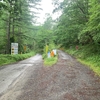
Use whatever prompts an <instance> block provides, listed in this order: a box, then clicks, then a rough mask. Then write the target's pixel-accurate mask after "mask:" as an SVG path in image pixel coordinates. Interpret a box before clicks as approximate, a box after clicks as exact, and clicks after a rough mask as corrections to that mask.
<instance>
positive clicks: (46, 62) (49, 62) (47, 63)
mask: <svg viewBox="0 0 100 100" xmlns="http://www.w3.org/2000/svg"><path fill="white" fill-rule="evenodd" d="M57 60H58V58H57V56H56V57H50V58H44V65H45V66H53V65H54V64H56V63H57Z"/></svg>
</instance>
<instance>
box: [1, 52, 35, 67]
mask: <svg viewBox="0 0 100 100" xmlns="http://www.w3.org/2000/svg"><path fill="white" fill-rule="evenodd" d="M33 55H35V52H30V53H26V54H17V55H10V54H5V55H3V54H0V66H3V65H6V64H11V63H15V62H17V61H20V60H24V59H26V58H29V57H31V56H33Z"/></svg>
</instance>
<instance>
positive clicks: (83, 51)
mask: <svg viewBox="0 0 100 100" xmlns="http://www.w3.org/2000/svg"><path fill="white" fill-rule="evenodd" d="M66 52H67V53H69V54H71V55H73V56H74V57H76V58H77V60H78V61H80V62H81V63H82V64H84V65H87V66H89V67H90V69H92V70H93V71H94V72H95V73H96V74H97V75H99V76H100V54H99V53H97V52H95V51H93V48H92V47H91V46H89V45H88V46H85V47H82V46H80V47H79V50H75V48H71V49H67V50H66Z"/></svg>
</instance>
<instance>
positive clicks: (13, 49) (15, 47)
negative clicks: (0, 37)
mask: <svg viewBox="0 0 100 100" xmlns="http://www.w3.org/2000/svg"><path fill="white" fill-rule="evenodd" d="M11 54H18V43H11Z"/></svg>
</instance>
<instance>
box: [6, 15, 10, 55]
mask: <svg viewBox="0 0 100 100" xmlns="http://www.w3.org/2000/svg"><path fill="white" fill-rule="evenodd" d="M6 51H7V54H10V16H9V17H8V21H7V49H6Z"/></svg>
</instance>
